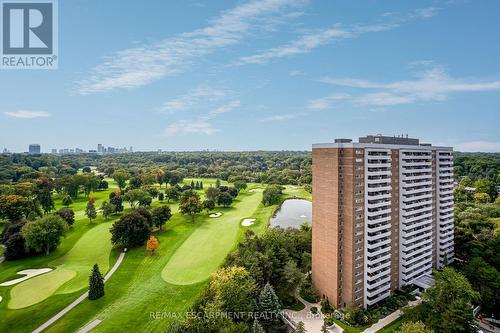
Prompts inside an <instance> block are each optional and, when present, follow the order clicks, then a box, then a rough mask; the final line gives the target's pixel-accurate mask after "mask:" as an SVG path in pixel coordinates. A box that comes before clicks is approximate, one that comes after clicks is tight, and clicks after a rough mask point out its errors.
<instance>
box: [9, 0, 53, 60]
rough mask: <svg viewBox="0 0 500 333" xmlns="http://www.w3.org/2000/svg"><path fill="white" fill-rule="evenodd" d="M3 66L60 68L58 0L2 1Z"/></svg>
mask: <svg viewBox="0 0 500 333" xmlns="http://www.w3.org/2000/svg"><path fill="white" fill-rule="evenodd" d="M0 18H1V24H0V28H1V33H0V36H1V43H0V45H1V65H0V67H1V68H2V69H56V68H57V63H58V56H57V52H58V45H57V37H58V36H57V32H58V29H57V2H56V0H32V1H25V0H0Z"/></svg>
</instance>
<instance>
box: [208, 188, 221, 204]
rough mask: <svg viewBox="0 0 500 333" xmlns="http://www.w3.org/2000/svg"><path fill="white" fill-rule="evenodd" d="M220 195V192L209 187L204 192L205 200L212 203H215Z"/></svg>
mask: <svg viewBox="0 0 500 333" xmlns="http://www.w3.org/2000/svg"><path fill="white" fill-rule="evenodd" d="M219 194H220V190H219V189H218V188H216V187H212V186H211V187H209V188H207V189H206V191H205V197H206V198H207V200H211V201H213V202H216V201H217V197H218V196H219Z"/></svg>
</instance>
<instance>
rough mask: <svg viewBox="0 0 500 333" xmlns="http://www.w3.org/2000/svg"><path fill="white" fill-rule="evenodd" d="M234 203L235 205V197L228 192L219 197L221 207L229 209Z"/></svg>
mask: <svg viewBox="0 0 500 333" xmlns="http://www.w3.org/2000/svg"><path fill="white" fill-rule="evenodd" d="M232 203H233V197H232V196H231V195H230V194H229V193H228V192H222V193H221V194H219V196H218V197H217V204H219V205H221V206H224V207H229V206H231V204H232Z"/></svg>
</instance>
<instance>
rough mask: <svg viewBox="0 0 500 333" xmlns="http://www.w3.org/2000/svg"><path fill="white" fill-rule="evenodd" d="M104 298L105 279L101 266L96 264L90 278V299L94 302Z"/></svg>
mask: <svg viewBox="0 0 500 333" xmlns="http://www.w3.org/2000/svg"><path fill="white" fill-rule="evenodd" d="M102 296H104V278H103V277H102V274H101V272H100V271H99V266H97V264H95V265H94V267H93V268H92V274H91V275H90V277H89V299H90V300H91V301H93V300H96V299H98V298H101V297H102Z"/></svg>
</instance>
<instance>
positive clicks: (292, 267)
mask: <svg viewBox="0 0 500 333" xmlns="http://www.w3.org/2000/svg"><path fill="white" fill-rule="evenodd" d="M304 279H305V275H304V274H303V273H302V272H301V271H300V269H299V268H298V267H297V263H296V262H295V261H294V260H292V259H290V260H288V261H287V262H286V265H285V267H283V277H282V279H281V283H280V288H282V289H284V290H286V291H287V292H288V296H291V297H293V296H295V293H296V292H297V291H298V290H299V289H300V288H301V287H302V285H303V284H304Z"/></svg>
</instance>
